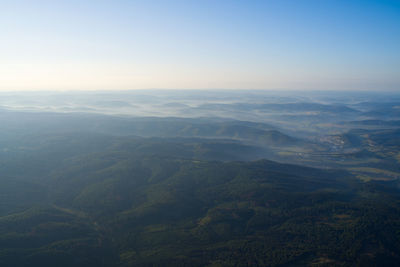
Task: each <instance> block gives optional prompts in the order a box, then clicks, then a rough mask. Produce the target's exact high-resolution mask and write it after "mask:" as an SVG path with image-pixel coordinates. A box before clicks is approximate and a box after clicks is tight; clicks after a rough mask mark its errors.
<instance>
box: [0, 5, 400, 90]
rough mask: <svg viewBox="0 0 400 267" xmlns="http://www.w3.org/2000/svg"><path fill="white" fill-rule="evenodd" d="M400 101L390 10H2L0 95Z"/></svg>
mask: <svg viewBox="0 0 400 267" xmlns="http://www.w3.org/2000/svg"><path fill="white" fill-rule="evenodd" d="M149 88H152V89H154V88H158V89H163V88H165V89H277V90H279V89H289V90H296V89H301V90H307V89H311V90H385V91H386V90H398V91H400V1H385V0H380V1H372V0H362V1H352V0H343V1H342V0H313V1H312V0H309V1H307V0H291V1H289V0H276V1H268V0H264V1H257V0H243V1H239V0H230V1H228V0H226V1H225V0H196V1H194V0H182V1H175V0H168V1H167V0H164V1H161V0H160V1H152V0H146V1H135V0H109V1H103V0H85V1H83V0H68V1H57V0H51V1H44V0H35V1H31V0H27V1H20V0H11V1H9V0H0V90H3V91H14V90H22V91H27V90H126V89H149Z"/></svg>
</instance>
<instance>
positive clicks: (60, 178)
mask: <svg viewBox="0 0 400 267" xmlns="http://www.w3.org/2000/svg"><path fill="white" fill-rule="evenodd" d="M14 138H16V137H14ZM18 138H20V137H18ZM18 138H17V139H16V140H19V142H17V141H15V142H14V143H13V142H11V141H10V142H8V143H7V145H9V146H8V147H7V148H8V150H6V151H5V150H4V149H3V150H2V153H1V157H0V160H1V162H0V163H1V165H0V166H1V173H2V176H1V177H0V183H1V187H0V188H6V189H4V190H0V197H1V199H2V203H9V204H7V205H2V206H1V207H2V210H1V216H0V264H1V265H2V266H32V265H35V266H55V265H57V266H282V265H300V266H304V265H315V266H355V265H359V266H368V265H369V266H385V265H386V266H395V265H397V264H398V263H399V262H400V254H399V251H400V235H399V232H398V229H399V227H400V202H399V200H400V199H399V195H398V189H397V187H395V186H394V185H395V184H394V183H393V182H392V183H390V182H373V181H371V182H361V181H360V180H358V179H356V178H354V177H353V176H352V175H351V174H349V173H347V172H345V171H334V170H321V169H314V168H308V167H302V166H296V165H290V164H281V163H276V162H273V161H268V160H259V161H253V162H240V161H225V162H222V161H212V160H210V159H208V160H207V157H208V156H204V155H207V154H203V153H202V152H201V151H202V147H203V145H204V144H207V142H210V140H206V141H205V142H206V143H203V141H201V140H197V141H196V142H197V143H196V142H194V143H193V140H191V142H192V143H190V144H192V145H188V143H187V142H182V141H180V142H176V141H175V142H172V141H171V140H168V139H160V138H159V139H144V138H122V137H111V136H106V135H93V134H86V135H84V134H72V135H71V134H68V135H67V134H65V135H60V134H58V135H47V136H39V137H35V138H34V137H32V136H30V137H29V138H25V139H18ZM10 140H11V139H10ZM12 144H13V145H12ZM203 148H204V147H203ZM218 150H220V149H219V148H218V146H217V147H216V148H215V147H214V148H211V150H210V151H211V152H210V154H208V155H215V154H216V152H217V151H218ZM238 151H239V152H238ZM238 151H237V152H232V154H237V153H240V151H242V149H239V150H238ZM202 155H203V156H202ZM27 183H29V185H28V184H27ZM10 203H13V205H11V204H10Z"/></svg>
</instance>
